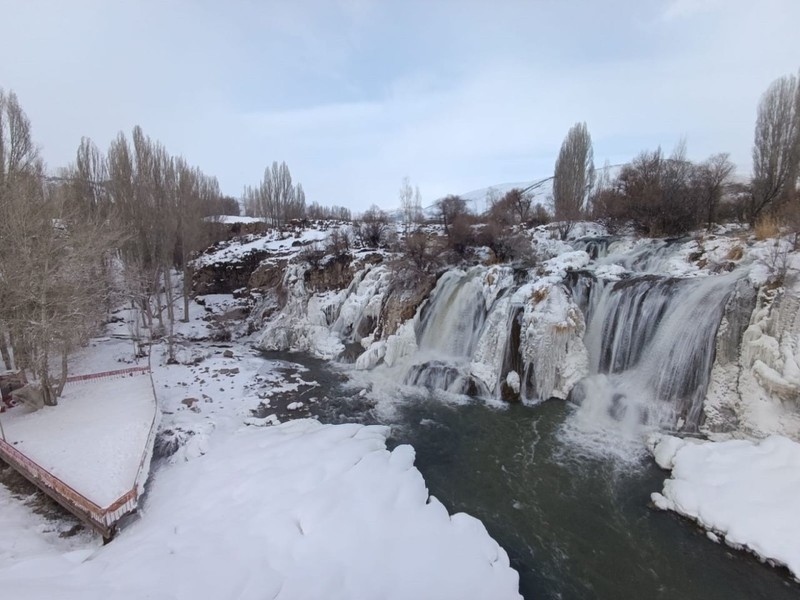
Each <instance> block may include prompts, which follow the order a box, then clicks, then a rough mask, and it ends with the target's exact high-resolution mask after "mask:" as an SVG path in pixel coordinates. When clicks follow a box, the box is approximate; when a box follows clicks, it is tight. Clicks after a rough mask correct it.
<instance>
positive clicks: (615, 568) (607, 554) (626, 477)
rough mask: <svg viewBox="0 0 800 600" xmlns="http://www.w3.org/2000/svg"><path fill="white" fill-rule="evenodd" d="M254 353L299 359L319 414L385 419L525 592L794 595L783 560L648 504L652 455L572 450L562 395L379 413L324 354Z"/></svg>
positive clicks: (428, 401)
mask: <svg viewBox="0 0 800 600" xmlns="http://www.w3.org/2000/svg"><path fill="white" fill-rule="evenodd" d="M266 358H268V359H271V360H272V359H278V360H282V361H289V362H293V363H298V364H301V365H303V367H305V368H306V369H308V371H307V372H306V373H305V374H304V375H303V377H304V379H306V380H314V381H316V382H317V383H318V384H319V387H318V390H319V391H320V396H323V395H324V396H325V397H322V398H321V399H320V400H319V401H317V402H316V403H313V404H310V405H309V408H310V413H311V414H312V415H313V416H316V417H317V418H319V419H320V420H321V421H323V422H344V421H357V422H366V423H375V422H381V423H385V424H387V425H391V426H392V436H391V438H390V440H389V445H390V447H394V446H396V445H398V444H411V445H412V446H413V447H414V448H415V450H416V456H417V459H416V465H417V468H418V469H419V470H420V471H421V472H422V474H423V476H424V477H425V481H426V483H427V485H428V488H429V490H430V493H431V494H432V495H434V496H436V497H437V498H438V499H439V500H441V501H442V503H444V505H445V506H446V507H447V508H448V510H449V511H450V512H451V513H452V512H460V511H463V512H467V513H469V514H471V515H473V516H475V517H477V518H479V519H480V520H481V521H482V522H483V523H484V525H485V526H486V528H487V530H488V531H489V533H490V534H491V535H492V537H493V538H495V539H496V540H497V541H498V542H499V543H500V544H501V545H502V546H503V548H505V549H506V551H507V552H508V554H509V557H510V559H511V564H512V566H513V567H514V568H515V569H516V570H517V571H518V572H519V574H520V592H521V593H522V595H523V596H524V597H525V598H539V599H542V598H545V599H550V598H553V599H555V598H559V599H564V600H572V599H595V598H596V599H609V600H611V599H628V598H631V599H634V598H636V599H639V598H643V599H649V598H664V599H684V600H689V599H708V600H715V599H720V600H723V599H724V600H730V599H738V598H742V599H744V598H747V599H761V598H763V599H765V600H766V599H769V600H781V599H784V598H786V599H794V600H797V598H798V597H800V585H798V584H796V583H794V582H793V581H791V580H790V579H789V577H788V575H787V573H786V572H785V571H783V570H779V569H774V568H772V567H769V566H767V565H764V564H761V563H760V562H758V561H757V560H756V559H755V558H753V557H752V556H751V555H749V554H747V553H744V552H739V551H735V550H733V549H731V548H728V547H727V546H725V545H721V544H718V543H715V542H712V541H711V540H709V539H708V538H707V537H706V535H705V533H704V532H703V531H702V530H700V529H699V528H698V527H696V526H695V525H694V524H692V523H691V522H689V521H686V520H684V519H681V518H679V517H678V516H676V515H674V514H672V513H667V512H662V511H658V510H655V509H653V508H651V507H650V506H649V498H650V494H651V492H654V491H660V490H661V487H662V484H663V481H664V479H665V477H667V475H668V473H666V472H665V471H662V470H661V469H659V468H658V467H657V466H656V465H655V463H654V462H653V461H652V460H649V459H643V460H640V461H639V462H638V463H634V464H631V463H620V462H619V461H616V460H613V459H611V458H604V457H598V456H590V455H587V454H586V453H585V452H578V451H576V450H575V448H574V447H572V445H571V444H570V442H569V441H568V438H566V437H565V436H562V435H561V429H562V425H563V424H564V422H565V421H566V420H567V419H568V418H569V416H570V413H571V411H572V410H573V409H572V407H571V406H570V405H568V404H566V403H565V402H563V401H558V400H552V401H548V402H544V403H542V404H539V405H536V406H523V405H510V406H507V407H502V408H498V407H496V406H488V405H487V404H486V403H485V402H482V401H480V400H470V401H466V402H459V403H454V402H443V401H442V400H441V399H437V398H435V397H433V396H429V395H425V394H419V395H413V396H410V397H404V398H399V399H398V401H397V402H395V403H394V410H393V411H390V414H388V415H387V414H386V412H385V411H375V410H372V409H371V408H370V405H369V403H367V402H364V401H363V399H359V398H354V394H353V392H352V390H351V389H350V390H348V389H345V384H344V382H343V377H342V375H341V373H340V372H339V371H338V370H337V368H335V367H332V366H330V365H328V364H327V363H325V362H324V361H319V360H316V359H312V358H309V357H305V356H303V355H297V354H291V355H290V354H285V353H270V354H268V355H266ZM323 390H324V393H323V392H322V391H323ZM279 412H280V411H279ZM283 416H286V415H283ZM298 416H300V415H298Z"/></svg>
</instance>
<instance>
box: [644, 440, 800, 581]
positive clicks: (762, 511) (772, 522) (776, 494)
mask: <svg viewBox="0 0 800 600" xmlns="http://www.w3.org/2000/svg"><path fill="white" fill-rule="evenodd" d="M653 446H654V448H653V453H654V456H655V458H656V461H657V462H658V464H659V465H660V466H661V467H662V468H664V469H672V477H671V478H670V479H667V480H666V481H665V482H664V489H663V491H662V492H661V493H657V492H656V493H653V494H652V500H653V503H654V504H655V505H656V506H657V507H658V508H660V509H662V510H673V511H675V512H677V513H679V514H681V515H684V516H686V517H689V518H690V519H693V520H695V521H697V522H698V523H699V524H700V525H701V526H703V527H704V528H706V529H707V530H708V535H709V537H710V538H711V539H713V540H718V539H719V538H720V537H721V538H723V539H724V541H725V542H726V543H727V544H729V545H731V546H733V547H735V548H745V549H747V550H750V551H751V552H753V553H754V554H756V555H757V556H759V557H760V558H762V559H763V560H768V561H770V562H773V563H776V564H780V565H785V566H786V567H787V568H788V569H789V570H790V571H791V572H792V574H793V575H794V577H795V578H797V579H800V512H798V499H800V444H798V443H797V442H793V441H791V440H789V439H787V438H785V437H780V436H772V437H769V438H767V439H765V440H762V441H760V442H754V441H748V440H730V441H726V442H698V441H696V440H682V439H679V438H675V437H672V436H664V437H662V438H660V439H658V440H656V441H654V444H653Z"/></svg>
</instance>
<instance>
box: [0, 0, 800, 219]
mask: <svg viewBox="0 0 800 600" xmlns="http://www.w3.org/2000/svg"><path fill="white" fill-rule="evenodd" d="M3 1H4V0H0V4H2V3H3ZM7 4H8V6H4V7H3V13H2V14H4V16H7V22H8V23H11V24H12V26H10V27H7V28H6V29H5V30H4V35H3V37H2V38H0V53H2V54H3V55H4V56H6V57H13V60H12V59H9V60H5V61H2V62H0V85H4V86H5V87H9V88H13V89H14V90H15V91H16V92H17V93H18V95H19V97H20V100H21V102H22V104H23V107H24V108H25V110H26V111H27V112H28V114H29V116H30V117H31V120H32V123H33V127H34V133H35V135H36V138H37V140H38V141H39V142H40V143H41V144H42V146H43V150H44V155H45V157H46V159H47V160H48V163H49V164H50V165H51V166H53V167H57V166H60V165H62V164H64V163H66V162H67V161H69V160H71V159H72V157H73V156H74V151H75V148H76V147H77V145H78V142H79V140H80V137H81V136H82V135H88V136H90V137H92V138H93V139H94V140H95V141H96V142H97V143H98V145H100V146H101V147H105V146H106V145H107V144H108V142H109V141H110V140H111V139H112V137H113V136H114V135H115V134H116V132H117V131H119V130H126V131H130V129H131V128H132V126H133V125H134V124H140V125H142V126H143V128H144V129H145V131H146V132H147V133H148V134H149V135H151V136H152V137H154V138H156V139H159V140H161V141H162V142H163V143H164V144H165V145H166V147H167V148H168V149H169V150H170V151H171V152H172V153H175V154H182V155H184V156H186V157H187V159H188V160H189V161H191V162H192V163H194V164H198V165H199V166H200V167H201V168H202V169H203V170H204V171H206V172H207V173H210V174H214V175H217V176H218V177H219V179H220V182H221V185H222V187H223V190H224V191H226V192H227V193H233V194H238V193H239V192H240V190H241V189H242V187H243V186H244V185H245V184H252V183H255V181H256V180H257V179H258V178H259V177H260V175H261V173H262V172H263V169H264V167H265V166H266V165H267V164H270V163H271V162H272V161H273V160H278V161H280V160H286V161H287V163H288V164H289V166H290V168H291V170H292V173H293V176H294V178H295V179H296V180H299V181H301V182H302V183H303V185H304V187H305V189H306V191H307V193H308V197H309V200H316V201H320V202H335V203H338V204H346V205H349V206H352V207H353V208H356V209H362V208H365V207H367V206H369V205H370V204H372V203H373V202H375V203H378V204H385V205H390V204H393V203H396V201H397V199H396V198H397V189H398V187H399V183H400V180H401V179H402V177H403V176H404V175H409V176H410V177H411V179H412V182H413V183H415V184H419V185H420V187H421V190H422V193H423V195H424V198H425V201H426V202H428V201H432V200H433V199H435V198H436V197H437V196H441V195H443V194H445V193H451V192H456V193H457V192H462V191H467V190H470V189H474V188H479V187H484V186H486V185H491V184H494V183H500V182H504V181H521V180H525V179H530V178H534V177H537V176H543V175H547V174H548V173H549V172H551V170H552V166H553V162H554V160H555V156H556V154H557V152H558V147H559V145H560V143H561V140H562V138H563V136H564V134H565V133H566V131H567V130H568V128H569V127H570V126H571V125H572V124H574V123H575V122H577V121H586V122H587V123H588V125H589V129H590V132H591V133H592V136H593V139H594V142H595V158H596V160H597V161H598V162H603V161H604V160H605V159H606V158H609V159H611V160H612V161H613V162H617V161H619V160H625V159H627V158H630V157H631V156H633V155H634V154H636V153H637V152H639V151H640V150H642V149H645V148H652V147H655V146H657V145H659V144H660V145H662V146H664V147H665V148H670V147H671V146H672V145H673V144H674V143H675V142H676V141H677V140H678V139H679V138H681V137H682V136H686V137H687V138H688V149H689V154H690V156H691V157H693V158H703V157H705V156H706V155H708V154H710V153H712V152H718V151H728V152H731V153H732V155H733V157H734V159H735V160H737V161H738V162H739V164H740V167H741V169H742V170H744V171H746V170H747V169H748V168H749V151H750V144H751V143H752V128H753V123H754V120H755V111H756V105H757V102H758V98H759V95H760V94H761V92H762V91H763V90H764V89H766V86H767V85H768V84H769V83H770V81H772V80H773V79H775V78H776V77H779V76H781V75H783V74H786V73H790V72H794V71H795V70H796V69H797V67H798V65H800V48H798V46H797V43H796V31H795V29H796V27H795V26H794V23H796V22H798V21H800V3H797V2H795V1H794V0H764V1H763V2H761V3H758V4H755V3H752V4H751V3H749V2H745V1H744V0H731V2H726V3H725V4H724V5H723V4H721V3H719V2H713V1H710V0H708V1H702V2H699V3H698V2H691V3H688V2H685V1H683V0H675V1H673V2H670V3H668V4H666V5H663V4H657V3H642V2H635V1H633V0H611V1H610V2H608V3H602V4H598V3H593V2H586V3H577V2H576V3H568V5H566V3H549V2H544V3H543V2H536V3H524V4H523V3H512V2H509V3H499V4H498V5H497V6H495V5H489V4H487V3H485V2H479V1H469V0H465V1H463V2H448V1H446V0H442V1H441V2H436V3H425V2H423V3H416V2H413V1H411V2H408V3H402V4H401V3H381V2H375V1H373V0H341V1H340V2H324V3H323V2H314V1H312V0H304V1H301V2H297V3H285V2H270V3H263V4H262V3H252V2H231V3H228V4H226V6H225V7H224V8H223V7H222V6H221V5H217V4H215V3H196V2H189V1H188V0H176V1H175V2H170V3H167V4H165V5H162V4H161V3H156V2H150V1H145V2H142V3H133V2H131V3H104V2H99V1H98V2H76V3H70V6H68V7H67V6H66V5H65V4H62V3H57V2H53V3H50V4H49V5H42V4H40V3H38V2H37V3H11V2H8V3H7ZM21 49H24V51H22V50H21Z"/></svg>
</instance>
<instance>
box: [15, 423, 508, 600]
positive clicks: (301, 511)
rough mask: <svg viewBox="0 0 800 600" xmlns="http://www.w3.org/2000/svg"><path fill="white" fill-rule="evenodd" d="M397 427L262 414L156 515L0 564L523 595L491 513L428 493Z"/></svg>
mask: <svg viewBox="0 0 800 600" xmlns="http://www.w3.org/2000/svg"><path fill="white" fill-rule="evenodd" d="M387 435H388V429H387V428H385V427H379V426H361V425H336V426H330V425H321V424H320V423H318V422H317V421H312V420H302V421H292V422H289V423H285V424H283V425H279V426H277V427H271V428H267V429H262V428H252V427H248V428H246V430H242V431H240V432H238V433H237V434H235V435H233V436H230V437H227V438H216V441H217V444H216V445H215V446H214V447H212V448H211V449H209V452H208V453H207V454H206V455H205V456H203V457H202V458H197V459H195V460H192V461H189V462H186V463H181V464H177V465H174V466H171V467H169V468H167V469H164V470H163V471H162V472H160V473H159V475H158V477H157V480H156V484H155V485H154V486H153V488H152V490H151V494H150V496H149V498H148V502H147V506H146V508H145V511H144V514H143V516H142V519H141V520H140V521H139V522H137V523H135V524H133V525H131V526H130V527H129V528H127V529H126V530H124V531H123V532H122V533H121V535H120V536H119V537H118V538H117V539H116V540H115V541H114V542H113V543H112V544H110V545H108V546H105V547H103V548H101V549H99V550H97V551H96V552H95V553H94V555H93V556H92V557H91V559H90V560H86V561H85V562H81V563H79V564H75V561H74V560H73V561H69V560H65V558H63V557H60V556H59V557H55V556H52V555H51V556H43V557H41V558H38V559H37V560H32V561H29V562H17V563H16V564H13V563H12V564H11V565H9V564H8V563H5V562H4V563H3V564H2V565H0V589H2V590H3V595H4V597H9V598H28V599H32V600H34V599H38V598H42V599H45V598H46V599H48V600H49V599H50V598H53V597H58V598H65V599H68V598H80V599H81V600H92V599H95V598H97V599H100V598H103V599H105V598H110V597H113V598H120V599H126V598H131V599H138V598H144V597H148V598H165V599H166V598H170V599H183V598H186V599H191V600H194V599H195V598H236V599H241V600H245V599H250V598H253V599H255V598H258V599H261V598H286V599H289V598H326V599H329V600H333V599H337V598H342V599H344V598H347V599H358V598H363V599H370V600H371V599H373V598H385V599H392V598H397V599H401V598H402V599H408V598H459V599H468V598H486V599H492V600H494V599H502V598H520V596H519V594H518V592H517V589H518V575H517V573H516V572H515V571H514V570H513V569H511V568H510V566H509V560H508V556H507V555H506V553H505V551H504V550H503V549H502V548H501V547H500V546H498V544H497V543H496V542H495V541H494V540H493V539H492V538H490V537H489V535H488V534H487V532H486V530H485V528H484V527H483V525H482V524H481V523H480V521H478V520H476V519H474V518H472V517H470V516H467V515H465V514H461V513H459V514H455V515H452V516H450V515H448V514H447V510H446V509H445V508H444V507H443V506H442V504H441V503H439V502H438V501H437V500H436V499H435V498H433V497H429V496H428V491H427V489H426V487H425V482H424V481H423V478H422V475H421V474H420V473H419V471H418V470H417V469H416V468H415V467H414V466H413V463H414V451H413V449H412V448H411V447H410V446H399V447H397V448H396V449H394V450H393V451H392V452H389V451H388V450H387V449H386V447H385V440H386V437H387ZM14 532H16V530H12V534H13V533H14Z"/></svg>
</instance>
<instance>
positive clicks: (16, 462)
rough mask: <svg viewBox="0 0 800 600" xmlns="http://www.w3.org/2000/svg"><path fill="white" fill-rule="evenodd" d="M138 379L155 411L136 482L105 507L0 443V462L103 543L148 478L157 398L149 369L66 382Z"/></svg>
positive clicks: (134, 506)
mask: <svg viewBox="0 0 800 600" xmlns="http://www.w3.org/2000/svg"><path fill="white" fill-rule="evenodd" d="M142 376H147V377H148V378H149V380H150V386H149V387H150V389H151V390H152V394H153V401H154V403H155V410H154V411H153V418H152V421H151V423H150V430H149V434H148V436H147V442H146V444H145V446H144V448H143V450H142V455H141V459H140V461H139V466H138V470H137V473H136V478H135V480H134V481H133V485H132V487H131V488H130V489H129V490H128V491H127V492H126V493H124V494H123V495H122V496H120V497H119V498H118V499H117V500H115V501H114V502H112V503H111V504H109V505H108V506H105V507H102V506H98V505H97V504H96V503H95V502H93V501H92V500H90V499H89V498H87V497H86V496H85V495H84V494H82V493H81V492H80V491H78V490H76V489H74V488H73V487H72V486H70V485H68V484H66V483H65V482H64V481H62V480H61V479H60V478H58V477H56V476H55V475H53V474H52V473H51V472H49V471H48V470H47V469H45V468H44V467H42V466H41V465H39V464H37V463H36V462H35V461H33V460H32V459H31V458H29V457H28V456H26V455H25V454H23V453H22V452H20V451H19V450H17V449H16V448H15V447H14V446H13V445H12V444H10V443H8V442H7V441H6V440H4V439H0V460H3V461H5V462H6V463H8V464H9V465H10V466H11V467H13V468H14V469H15V470H16V471H18V472H19V473H20V474H21V475H22V476H23V477H25V478H26V479H28V481H30V482H31V483H33V484H34V485H35V486H36V487H38V488H39V489H40V490H42V492H44V493H45V494H47V495H48V496H49V497H50V498H52V499H53V500H55V501H56V502H57V503H58V504H60V505H61V506H63V507H64V508H65V509H66V510H68V511H69V512H71V513H72V514H73V515H75V516H76V517H77V518H78V519H80V520H81V521H83V522H84V523H85V524H87V525H88V526H90V527H92V528H93V529H95V530H96V531H97V532H98V533H100V534H101V535H102V536H103V538H104V539H105V540H106V541H108V540H110V539H111V538H112V537H113V536H114V533H115V530H116V525H117V523H118V522H119V520H120V519H121V518H122V517H124V516H126V515H128V514H131V513H133V512H135V511H136V509H137V507H138V501H139V495H140V493H141V491H142V489H143V483H144V480H146V479H147V476H148V472H149V468H150V458H151V456H152V450H153V444H154V442H155V435H156V429H157V427H156V426H157V422H158V419H157V417H158V414H159V409H158V398H157V396H156V393H155V386H154V385H153V377H152V373H151V372H150V369H149V367H133V368H130V369H122V370H118V371H107V372H103V373H93V374H91V375H81V376H76V377H71V378H69V379H68V380H67V381H68V382H69V383H78V382H82V381H90V380H98V379H117V378H123V377H142Z"/></svg>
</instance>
